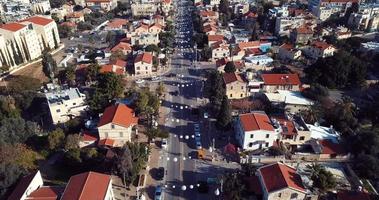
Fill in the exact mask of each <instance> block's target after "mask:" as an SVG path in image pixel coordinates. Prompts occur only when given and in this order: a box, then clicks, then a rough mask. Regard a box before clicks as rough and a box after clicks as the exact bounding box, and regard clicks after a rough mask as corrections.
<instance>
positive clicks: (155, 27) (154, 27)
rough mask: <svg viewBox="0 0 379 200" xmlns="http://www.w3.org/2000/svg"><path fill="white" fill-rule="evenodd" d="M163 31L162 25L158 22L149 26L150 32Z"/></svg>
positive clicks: (157, 32)
mask: <svg viewBox="0 0 379 200" xmlns="http://www.w3.org/2000/svg"><path fill="white" fill-rule="evenodd" d="M162 31H163V26H162V25H160V24H155V23H154V24H152V25H151V26H150V27H149V33H152V34H157V35H158V34H159V33H160V32H162Z"/></svg>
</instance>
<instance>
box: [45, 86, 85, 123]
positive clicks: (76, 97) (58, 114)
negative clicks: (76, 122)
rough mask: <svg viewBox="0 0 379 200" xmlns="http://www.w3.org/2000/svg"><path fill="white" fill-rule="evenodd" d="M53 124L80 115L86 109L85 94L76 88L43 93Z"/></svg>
mask: <svg viewBox="0 0 379 200" xmlns="http://www.w3.org/2000/svg"><path fill="white" fill-rule="evenodd" d="M45 97H46V99H47V105H48V106H49V111H50V116H51V119H52V121H53V124H58V123H64V122H67V121H68V120H70V119H71V118H72V117H76V116H80V115H81V114H82V113H84V112H85V110H86V109H87V107H88V106H87V105H86V103H85V98H86V96H85V95H84V94H82V93H80V91H79V89H78V88H69V89H64V90H60V89H57V90H52V91H50V92H47V93H45Z"/></svg>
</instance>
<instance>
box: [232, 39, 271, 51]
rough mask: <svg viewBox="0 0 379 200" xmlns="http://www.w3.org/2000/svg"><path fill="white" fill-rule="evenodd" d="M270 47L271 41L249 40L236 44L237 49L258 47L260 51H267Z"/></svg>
mask: <svg viewBox="0 0 379 200" xmlns="http://www.w3.org/2000/svg"><path fill="white" fill-rule="evenodd" d="M270 48H271V42H264V41H251V42H241V43H239V44H238V50H240V51H242V50H248V49H259V50H260V51H262V52H267V51H268V50H269V49H270Z"/></svg>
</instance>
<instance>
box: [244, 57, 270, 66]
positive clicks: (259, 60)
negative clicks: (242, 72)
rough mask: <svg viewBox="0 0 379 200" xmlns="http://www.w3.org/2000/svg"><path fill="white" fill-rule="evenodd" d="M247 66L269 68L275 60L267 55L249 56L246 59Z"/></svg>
mask: <svg viewBox="0 0 379 200" xmlns="http://www.w3.org/2000/svg"><path fill="white" fill-rule="evenodd" d="M244 60H245V65H246V66H248V65H253V66H256V65H258V66H267V65H270V64H271V63H272V62H274V60H273V59H272V58H271V57H269V56H267V55H258V56H247V57H245V58H244Z"/></svg>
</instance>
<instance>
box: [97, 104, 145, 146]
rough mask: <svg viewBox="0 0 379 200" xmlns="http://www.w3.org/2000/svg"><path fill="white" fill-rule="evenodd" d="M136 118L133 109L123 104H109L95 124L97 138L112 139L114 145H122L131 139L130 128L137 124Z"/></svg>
mask: <svg viewBox="0 0 379 200" xmlns="http://www.w3.org/2000/svg"><path fill="white" fill-rule="evenodd" d="M137 123H138V118H137V117H135V115H134V111H133V110H132V109H131V108H129V107H128V106H127V105H125V104H117V105H112V106H109V107H107V108H106V109H105V111H104V113H103V115H102V116H101V118H100V121H99V123H98V124H97V129H98V132H99V140H100V141H101V140H104V139H108V140H112V141H114V145H115V146H123V145H124V144H125V143H126V142H131V141H132V128H133V126H135V125H137Z"/></svg>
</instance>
